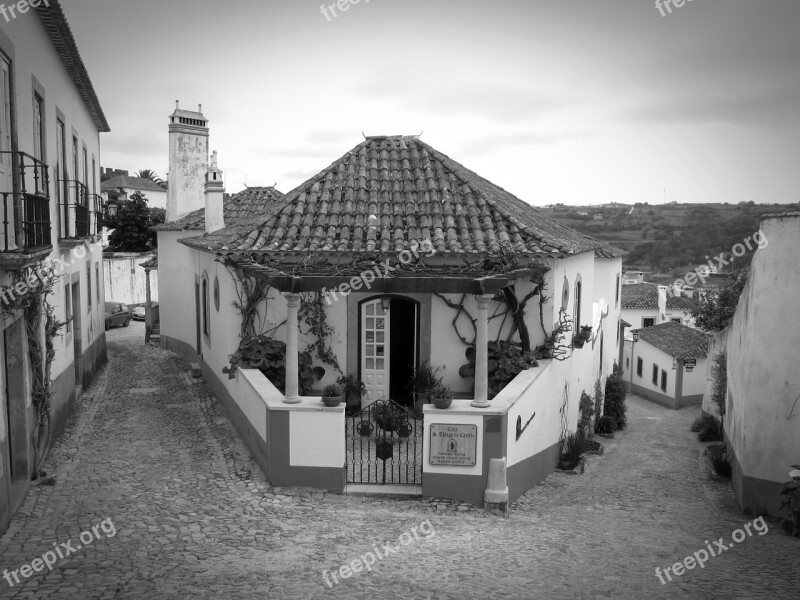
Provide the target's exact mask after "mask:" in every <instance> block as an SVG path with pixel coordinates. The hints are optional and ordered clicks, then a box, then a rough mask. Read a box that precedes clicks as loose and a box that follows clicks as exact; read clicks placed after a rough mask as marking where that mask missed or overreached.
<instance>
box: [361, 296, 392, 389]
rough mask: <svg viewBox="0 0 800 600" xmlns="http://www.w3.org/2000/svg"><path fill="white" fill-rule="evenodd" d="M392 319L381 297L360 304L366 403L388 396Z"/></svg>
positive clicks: (362, 378) (362, 364) (362, 366)
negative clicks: (386, 311)
mask: <svg viewBox="0 0 800 600" xmlns="http://www.w3.org/2000/svg"><path fill="white" fill-rule="evenodd" d="M389 341H390V340H389V318H388V315H387V314H385V313H384V310H383V306H382V305H381V300H380V298H378V299H376V300H369V301H367V302H365V303H364V304H362V305H361V380H362V381H363V382H364V385H366V387H367V397H366V399H365V400H366V403H367V404H369V403H371V402H374V401H375V400H380V399H388V398H389Z"/></svg>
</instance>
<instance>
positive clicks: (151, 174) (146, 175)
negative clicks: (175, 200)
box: [134, 169, 167, 189]
mask: <svg viewBox="0 0 800 600" xmlns="http://www.w3.org/2000/svg"><path fill="white" fill-rule="evenodd" d="M134 177H140V178H141V179H149V180H150V181H152V182H153V183H155V184H156V185H157V186H159V187H162V188H164V189H167V184H166V183H164V180H163V179H161V177H159V176H158V175H156V173H155V171H151V170H150V169H141V170H140V171H139V172H138V173H136V174H135V175H134Z"/></svg>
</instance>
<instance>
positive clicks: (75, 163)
mask: <svg viewBox="0 0 800 600" xmlns="http://www.w3.org/2000/svg"><path fill="white" fill-rule="evenodd" d="M80 172H81V169H80V158H79V157H78V138H77V137H75V136H74V135H73V136H72V178H73V179H74V180H75V181H77V180H78V177H80V175H79V174H80ZM79 201H80V194H79V193H78V189H77V185H76V186H75V203H76V204H77V203H78V202H79Z"/></svg>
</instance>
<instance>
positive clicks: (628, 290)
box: [622, 283, 696, 327]
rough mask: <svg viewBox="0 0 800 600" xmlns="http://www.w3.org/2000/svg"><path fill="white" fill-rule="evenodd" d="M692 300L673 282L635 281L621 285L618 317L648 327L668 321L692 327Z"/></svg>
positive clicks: (634, 324) (635, 325)
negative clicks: (658, 283)
mask: <svg viewBox="0 0 800 600" xmlns="http://www.w3.org/2000/svg"><path fill="white" fill-rule="evenodd" d="M695 304H696V303H695V301H694V300H693V299H692V298H687V297H685V296H683V295H682V291H681V289H680V288H679V287H678V286H677V285H675V286H669V287H668V286H666V285H656V284H654V283H637V284H628V285H623V286H622V318H623V319H625V320H626V321H628V323H631V324H632V325H633V327H652V326H653V325H658V324H660V323H665V322H667V321H670V322H672V323H681V324H683V325H688V326H689V327H694V317H692V309H693V308H694V307H695Z"/></svg>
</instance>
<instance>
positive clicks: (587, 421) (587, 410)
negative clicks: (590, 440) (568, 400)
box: [578, 392, 594, 432]
mask: <svg viewBox="0 0 800 600" xmlns="http://www.w3.org/2000/svg"><path fill="white" fill-rule="evenodd" d="M579 409H580V414H581V419H580V421H578V427H579V428H580V429H581V431H589V432H591V428H592V416H593V415H594V400H592V397H591V396H590V395H589V394H587V393H586V392H581V402H580V404H579Z"/></svg>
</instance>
